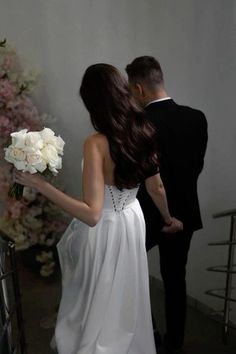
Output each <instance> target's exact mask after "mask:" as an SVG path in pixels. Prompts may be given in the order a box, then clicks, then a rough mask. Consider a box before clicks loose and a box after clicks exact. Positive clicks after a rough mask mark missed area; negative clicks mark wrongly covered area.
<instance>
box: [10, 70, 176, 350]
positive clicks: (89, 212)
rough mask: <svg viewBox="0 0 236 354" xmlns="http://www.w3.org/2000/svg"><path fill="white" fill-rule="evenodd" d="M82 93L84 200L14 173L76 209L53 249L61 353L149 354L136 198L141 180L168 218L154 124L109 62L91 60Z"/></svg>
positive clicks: (172, 228)
mask: <svg viewBox="0 0 236 354" xmlns="http://www.w3.org/2000/svg"><path fill="white" fill-rule="evenodd" d="M80 94H81V97H82V99H83V102H84V104H85V106H86V108H87V109H88V111H89V113H90V118H91V122H92V124H93V126H94V128H95V130H96V131H97V133H96V134H93V135H91V136H89V137H88V138H87V139H86V141H85V143H84V166H83V178H82V180H83V188H82V189H83V200H82V201H79V200H77V199H75V198H72V197H70V196H68V195H66V194H64V193H63V192H61V191H59V190H57V189H56V188H55V187H53V186H52V185H51V184H49V183H48V182H46V181H45V180H44V179H42V178H41V177H40V176H37V175H29V174H25V173H19V172H17V173H16V178H15V179H16V182H18V183H22V184H24V185H28V186H31V187H34V188H37V190H38V191H39V192H41V193H42V194H43V195H45V196H47V198H49V199H50V200H51V201H53V202H54V203H56V204H57V205H58V206H60V207H61V208H63V209H64V210H65V211H67V212H69V213H70V214H71V215H72V216H74V219H73V221H72V222H71V224H70V225H69V227H68V229H67V230H66V232H65V234H64V235H63V237H62V239H61V241H60V242H59V244H58V252H59V257H60V263H61V269H62V284H63V290H62V298H61V303H60V308H59V313H58V318H57V324H56V329H55V341H56V347H57V351H58V353H59V354H144V353H147V354H154V353H156V351H155V345H154V340H153V333H152V320H151V312H150V299H149V284H148V267H147V257H146V251H145V223H144V218H143V214H142V211H141V208H140V205H139V203H138V201H137V199H136V194H137V191H138V186H139V184H140V182H142V181H143V180H145V183H146V186H147V190H148V192H149V193H150V196H151V197H152V199H153V200H154V202H155V204H156V206H157V207H158V208H159V210H160V212H161V214H162V216H163V219H164V221H165V223H166V225H167V226H166V227H165V228H164V230H163V231H166V232H176V231H179V230H180V229H182V223H181V222H180V221H178V220H177V219H175V218H173V217H171V215H170V213H169V210H168V205H167V201H166V196H165V191H164V187H163V185H162V182H161V178H160V175H159V173H158V161H157V156H156V154H155V146H154V144H153V137H154V131H153V130H152V128H151V126H149V124H148V123H147V122H146V121H145V118H144V116H143V113H142V112H141V111H140V110H139V109H138V108H137V106H136V105H135V103H134V101H133V98H132V97H131V95H130V91H129V89H128V85H127V82H126V80H125V79H124V78H123V77H122V75H121V74H120V73H119V71H118V70H117V69H115V68H114V67H113V66H111V65H107V64H96V65H93V66H91V67H89V68H88V69H87V70H86V72H85V75H84V77H83V80H82V84H81V88H80Z"/></svg>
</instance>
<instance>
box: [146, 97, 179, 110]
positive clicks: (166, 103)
mask: <svg viewBox="0 0 236 354" xmlns="http://www.w3.org/2000/svg"><path fill="white" fill-rule="evenodd" d="M174 105H176V103H175V101H174V100H172V98H170V99H168V100H161V101H154V102H150V103H149V104H148V105H147V106H146V107H145V111H151V110H152V109H163V108H164V109H165V108H170V107H173V106H174Z"/></svg>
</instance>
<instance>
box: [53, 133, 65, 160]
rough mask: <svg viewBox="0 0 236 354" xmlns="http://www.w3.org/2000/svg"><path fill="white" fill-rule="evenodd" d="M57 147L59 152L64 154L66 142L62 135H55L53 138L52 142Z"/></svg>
mask: <svg viewBox="0 0 236 354" xmlns="http://www.w3.org/2000/svg"><path fill="white" fill-rule="evenodd" d="M50 144H52V145H53V146H55V148H56V149H57V152H58V154H60V155H63V149H64V145H65V142H64V140H63V139H62V138H61V137H60V136H54V137H53V140H52V141H51V142H50Z"/></svg>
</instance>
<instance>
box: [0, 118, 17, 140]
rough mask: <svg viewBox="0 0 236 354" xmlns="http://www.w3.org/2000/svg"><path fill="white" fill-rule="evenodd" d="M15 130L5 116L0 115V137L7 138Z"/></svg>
mask: <svg viewBox="0 0 236 354" xmlns="http://www.w3.org/2000/svg"><path fill="white" fill-rule="evenodd" d="M14 130H15V126H14V124H13V123H12V121H10V119H9V118H8V117H7V116H4V115H0V136H1V137H6V136H7V137H9V135H10V134H11V133H12V132H13V131H14Z"/></svg>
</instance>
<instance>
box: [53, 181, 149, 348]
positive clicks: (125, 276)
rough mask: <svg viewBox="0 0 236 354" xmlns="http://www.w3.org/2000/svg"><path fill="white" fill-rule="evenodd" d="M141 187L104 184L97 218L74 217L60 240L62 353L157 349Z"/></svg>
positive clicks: (59, 328)
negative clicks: (92, 220) (94, 220)
mask: <svg viewBox="0 0 236 354" xmlns="http://www.w3.org/2000/svg"><path fill="white" fill-rule="evenodd" d="M137 190H138V188H134V189H124V190H123V191H120V190H118V189H117V188H116V187H115V186H110V185H105V200H104V208H103V213H102V217H101V219H100V221H99V222H98V224H97V225H96V226H95V227H89V226H88V225H86V224H84V223H83V222H81V221H79V220H77V219H73V221H72V222H71V224H70V225H69V227H68V228H67V230H66V232H65V234H64V235H63V237H62V239H61V241H60V242H59V244H58V253H59V258H60V264H61V270H62V298H61V303H60V308H59V313H58V318H57V323H56V328H55V342H56V347H57V351H58V354H156V350H155V345H154V338H153V329H152V320H151V310H150V298H149V278H148V266H147V255H146V250H145V223H144V218H143V214H142V211H141V208H140V205H139V202H138V200H137V199H136V194H137Z"/></svg>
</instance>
